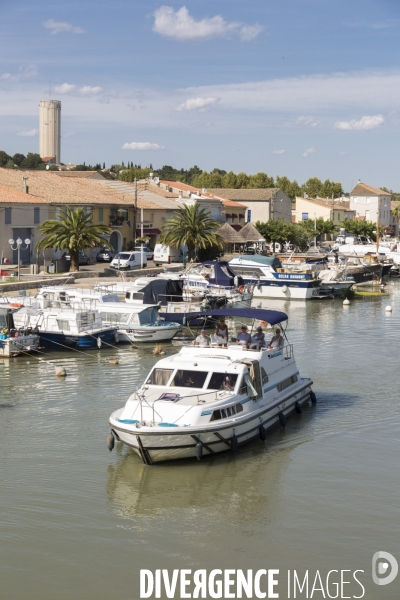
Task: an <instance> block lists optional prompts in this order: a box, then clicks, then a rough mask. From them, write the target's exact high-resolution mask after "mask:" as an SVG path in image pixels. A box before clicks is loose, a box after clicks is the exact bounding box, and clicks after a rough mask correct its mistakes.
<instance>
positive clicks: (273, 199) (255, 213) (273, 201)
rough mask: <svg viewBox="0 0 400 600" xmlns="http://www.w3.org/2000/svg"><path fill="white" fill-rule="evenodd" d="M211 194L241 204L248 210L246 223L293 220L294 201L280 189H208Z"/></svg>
mask: <svg viewBox="0 0 400 600" xmlns="http://www.w3.org/2000/svg"><path fill="white" fill-rule="evenodd" d="M207 192H208V193H209V194H213V195H214V196H216V197H217V198H222V199H225V200H230V201H231V202H239V203H240V204H244V205H245V206H246V207H247V208H246V214H245V222H246V223H250V222H251V223H256V222H257V221H261V222H262V223H266V222H267V221H269V220H271V219H274V220H275V221H286V222H288V223H290V222H291V220H292V214H291V213H292V200H291V198H289V196H288V195H287V194H285V192H284V191H283V190H282V189H280V188H259V189H239V190H236V189H226V188H213V189H208V190H207Z"/></svg>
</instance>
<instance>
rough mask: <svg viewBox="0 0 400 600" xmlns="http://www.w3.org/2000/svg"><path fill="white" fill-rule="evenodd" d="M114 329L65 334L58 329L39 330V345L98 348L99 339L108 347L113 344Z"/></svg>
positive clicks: (114, 337)
mask: <svg viewBox="0 0 400 600" xmlns="http://www.w3.org/2000/svg"><path fill="white" fill-rule="evenodd" d="M116 333H117V330H116V329H109V330H106V331H93V332H90V333H82V332H81V333H78V334H75V335H74V334H72V335H67V334H65V333H62V332H59V331H40V333H39V335H40V345H41V346H46V347H49V348H58V349H62V347H66V348H84V349H90V348H98V347H99V341H98V340H99V339H100V340H101V346H103V347H109V346H115V339H116Z"/></svg>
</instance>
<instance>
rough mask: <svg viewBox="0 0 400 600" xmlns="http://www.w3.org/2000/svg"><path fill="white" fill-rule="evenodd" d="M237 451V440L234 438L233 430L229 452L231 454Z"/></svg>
mask: <svg viewBox="0 0 400 600" xmlns="http://www.w3.org/2000/svg"><path fill="white" fill-rule="evenodd" d="M237 449H238V439H237V437H236V432H235V430H233V436H232V439H231V450H232V452H236V450H237Z"/></svg>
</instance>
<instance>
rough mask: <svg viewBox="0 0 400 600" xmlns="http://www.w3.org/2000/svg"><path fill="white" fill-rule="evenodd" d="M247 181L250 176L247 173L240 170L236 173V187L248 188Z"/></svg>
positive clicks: (248, 181)
mask: <svg viewBox="0 0 400 600" xmlns="http://www.w3.org/2000/svg"><path fill="white" fill-rule="evenodd" d="M249 183H250V177H249V176H248V175H246V173H244V171H241V172H240V173H238V174H237V176H236V187H237V188H238V189H245V188H248V187H249Z"/></svg>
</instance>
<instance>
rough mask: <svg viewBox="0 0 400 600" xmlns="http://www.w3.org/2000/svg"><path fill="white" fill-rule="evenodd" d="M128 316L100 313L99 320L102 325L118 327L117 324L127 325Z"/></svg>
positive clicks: (124, 314)
mask: <svg viewBox="0 0 400 600" xmlns="http://www.w3.org/2000/svg"><path fill="white" fill-rule="evenodd" d="M129 317H130V314H129V313H110V312H101V313H100V318H101V320H102V322H103V323H107V324H111V325H118V324H119V323H128V321H129Z"/></svg>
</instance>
